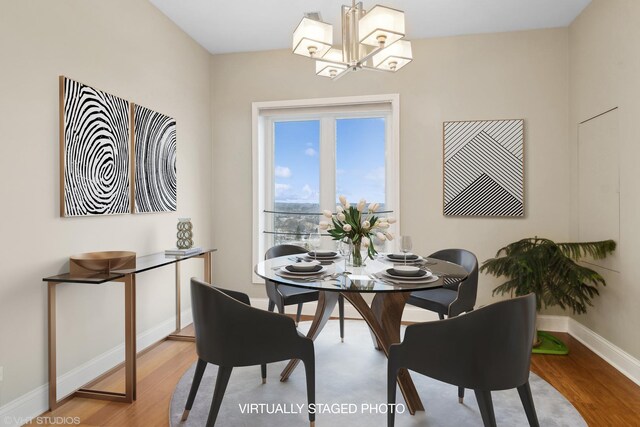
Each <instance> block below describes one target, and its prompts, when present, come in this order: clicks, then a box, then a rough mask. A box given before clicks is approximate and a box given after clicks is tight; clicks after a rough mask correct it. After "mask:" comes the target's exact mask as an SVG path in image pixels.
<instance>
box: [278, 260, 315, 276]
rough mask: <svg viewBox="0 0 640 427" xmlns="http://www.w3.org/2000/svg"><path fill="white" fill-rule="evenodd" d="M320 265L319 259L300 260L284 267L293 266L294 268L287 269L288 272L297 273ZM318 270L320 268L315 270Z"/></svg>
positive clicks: (312, 269)
mask: <svg viewBox="0 0 640 427" xmlns="http://www.w3.org/2000/svg"><path fill="white" fill-rule="evenodd" d="M318 265H320V261H302V262H296V263H295V264H289V265H287V266H285V268H286V267H293V268H294V270H287V271H288V272H289V273H298V272H304V271H314V270H315V268H316V267H317V266H318ZM317 271H320V270H317Z"/></svg>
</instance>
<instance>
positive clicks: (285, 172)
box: [275, 166, 291, 185]
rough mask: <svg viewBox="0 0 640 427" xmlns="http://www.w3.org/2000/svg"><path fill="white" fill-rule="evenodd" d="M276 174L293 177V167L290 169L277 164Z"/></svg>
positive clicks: (279, 176)
mask: <svg viewBox="0 0 640 427" xmlns="http://www.w3.org/2000/svg"><path fill="white" fill-rule="evenodd" d="M275 175H276V176H277V177H278V178H290V177H291V169H289V168H288V167H286V166H276V171H275ZM276 185H277V184H276Z"/></svg>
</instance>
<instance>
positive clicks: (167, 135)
mask: <svg viewBox="0 0 640 427" xmlns="http://www.w3.org/2000/svg"><path fill="white" fill-rule="evenodd" d="M133 123H134V125H133V129H134V137H133V139H134V152H135V180H134V193H135V212H136V213H143V212H172V211H175V210H176V206H177V196H178V185H177V176H176V121H175V120H174V119H172V118H171V117H168V116H165V115H164V114H160V113H157V112H155V111H153V110H150V109H148V108H145V107H142V106H140V105H134V107H133Z"/></svg>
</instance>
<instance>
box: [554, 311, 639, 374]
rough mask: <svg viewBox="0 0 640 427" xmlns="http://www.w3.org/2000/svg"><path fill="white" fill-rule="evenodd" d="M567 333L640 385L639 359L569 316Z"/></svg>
mask: <svg viewBox="0 0 640 427" xmlns="http://www.w3.org/2000/svg"><path fill="white" fill-rule="evenodd" d="M568 323H569V330H568V331H567V332H569V334H570V335H571V336H572V337H574V338H575V339H577V340H578V341H580V342H581V343H582V344H584V345H585V346H586V347H587V348H588V349H589V350H591V351H593V352H594V353H595V354H597V355H598V356H600V357H601V358H603V359H604V360H605V361H606V362H607V363H608V364H610V365H611V366H613V367H614V368H616V369H617V370H618V371H620V373H622V374H623V375H624V376H626V377H627V378H629V379H630V380H631V381H633V382H634V383H636V384H638V385H640V360H638V359H636V358H635V357H633V356H632V355H630V354H629V353H627V352H626V351H624V350H622V349H621V348H620V347H618V346H616V345H615V344H613V343H612V342H610V341H608V340H607V339H605V338H603V337H602V336H600V335H598V334H596V333H595V332H593V331H592V330H591V329H589V328H587V327H586V326H584V325H583V324H582V323H580V322H578V321H576V320H575V319H572V318H569V322H568Z"/></svg>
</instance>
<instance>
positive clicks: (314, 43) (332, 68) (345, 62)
mask: <svg viewBox="0 0 640 427" xmlns="http://www.w3.org/2000/svg"><path fill="white" fill-rule="evenodd" d="M307 15H308V16H305V17H304V18H302V21H300V24H298V27H297V28H296V30H295V31H294V32H293V53H295V54H297V55H302V56H306V57H309V58H312V59H315V60H316V74H317V75H319V76H323V77H329V78H331V79H336V78H339V77H341V76H343V75H344V74H346V73H348V72H350V71H357V70H360V69H365V70H375V71H388V72H396V71H398V70H399V69H401V68H402V67H404V66H405V65H407V64H408V63H409V62H411V60H412V59H413V56H412V52H411V42H409V41H408V40H404V36H405V25H404V12H402V11H400V10H396V9H392V8H389V7H385V6H381V5H376V6H374V7H373V8H372V9H371V10H370V11H369V12H366V11H365V10H364V9H363V6H362V3H361V2H360V3H356V2H355V0H353V2H352V5H351V6H342V49H340V48H339V47H334V46H333V26H332V25H331V24H327V23H325V22H322V21H321V20H320V17H319V15H318V14H313V13H310V14H307Z"/></svg>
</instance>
